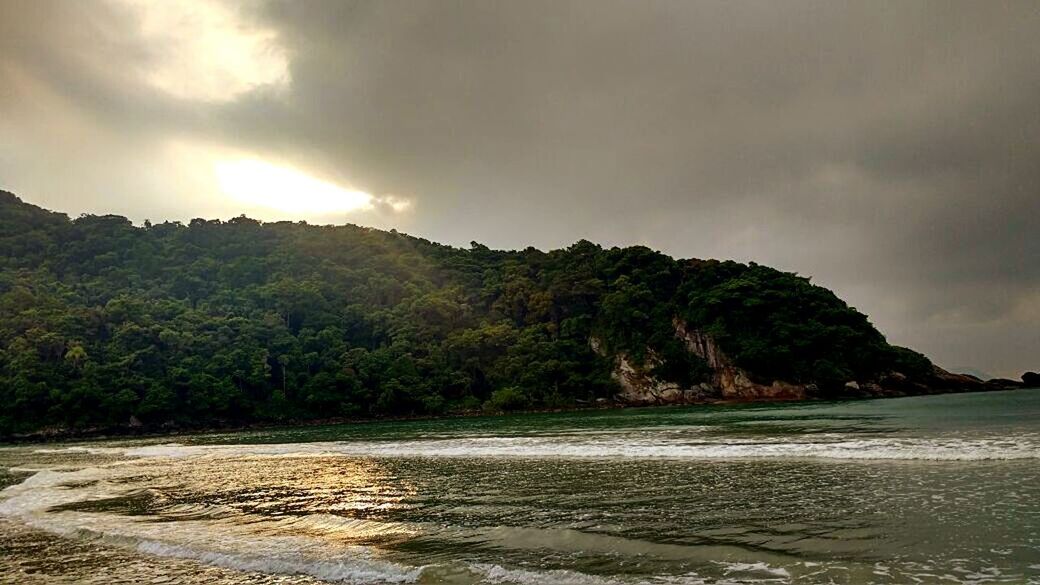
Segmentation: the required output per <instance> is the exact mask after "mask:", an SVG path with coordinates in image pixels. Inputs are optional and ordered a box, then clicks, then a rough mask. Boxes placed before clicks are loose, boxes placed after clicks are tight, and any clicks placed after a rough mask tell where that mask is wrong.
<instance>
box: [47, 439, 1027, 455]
mask: <svg viewBox="0 0 1040 585" xmlns="http://www.w3.org/2000/svg"><path fill="white" fill-rule="evenodd" d="M68 449H69V450H70V452H79V453H82V452H89V453H92V454H98V455H122V456H125V457H134V458H156V457H170V458H185V457H206V458H233V457H336V456H358V457H364V456H374V457H517V458H583V459H587V458H601V459H602V458H607V459H609V458H632V459H691V460H696V459H712V460H717V459H754V458H763V459H771V458H801V459H839V460H933V461H981V460H1011V459H1038V458H1040V438H1038V437H1035V436H1022V435H1020V436H1015V437H1012V438H859V437H856V438H850V437H835V436H819V435H817V436H813V437H811V440H810V439H809V438H806V437H804V436H803V437H795V438H785V439H761V440H759V439H746V438H719V439H717V440H713V441H705V440H703V439H700V438H698V439H697V440H684V439H683V438H682V437H661V438H657V439H647V438H645V437H641V436H637V437H631V438H626V437H623V436H617V435H610V436H604V437H596V436H589V435H586V436H583V437H581V438H580V439H578V438H574V437H494V438H492V437H484V438H464V439H441V440H411V441H349V442H316V443H283V444H244V445H183V444H179V443H168V444H162V445H148V446H138V447H70V448H68ZM51 451H53V450H48V452H51Z"/></svg>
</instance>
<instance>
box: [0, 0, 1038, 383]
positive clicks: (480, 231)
mask: <svg viewBox="0 0 1040 585" xmlns="http://www.w3.org/2000/svg"><path fill="white" fill-rule="evenodd" d="M32 6H33V8H27V4H26V3H20V2H4V1H2V0H0V23H6V24H0V33H2V34H0V39H2V40H0V51H2V52H0V77H2V78H3V80H5V83H4V85H5V87H7V88H8V89H2V90H0V108H3V109H4V110H6V111H16V110H17V111H18V112H19V116H20V122H19V123H18V124H14V125H12V126H13V127H14V128H15V129H16V130H18V131H19V132H23V133H24V132H29V131H32V130H33V129H34V128H36V127H37V125H41V126H50V125H55V126H56V128H58V129H61V128H66V127H67V126H71V127H77V128H78V127H80V126H86V127H88V128H87V129H86V130H80V131H81V132H83V133H84V135H85V136H87V137H90V138H95V137H96V138H97V140H96V142H97V144H98V147H96V148H94V149H92V150H91V151H90V153H89V154H86V155H85V154H83V153H82V151H81V150H80V151H74V150H71V149H69V148H65V149H62V148H61V144H62V143H63V142H64V141H63V140H59V139H55V140H52V141H49V142H48V141H39V140H36V141H33V140H28V139H23V140H21V141H13V142H12V144H13V145H14V146H23V145H26V144H28V145H29V146H30V147H37V148H39V149H40V150H39V152H32V153H27V152H26V149H25V148H20V149H17V152H18V153H19V154H20V158H19V159H18V161H19V162H22V163H25V161H30V162H31V160H33V157H46V158H47V159H48V160H53V159H57V160H68V161H69V162H70V164H72V166H73V167H74V170H75V167H76V165H75V164H74V163H75V161H76V160H79V159H81V158H83V157H84V156H86V157H87V158H90V159H91V160H99V159H100V158H101V157H103V159H104V160H105V161H107V165H108V167H107V168H108V169H109V172H107V173H100V172H96V171H94V170H90V171H89V172H88V171H82V172H78V173H75V172H74V173H71V174H68V175H67V178H66V179H62V181H63V182H61V183H58V185H59V186H60V187H61V189H58V188H57V187H55V185H53V184H49V183H48V182H47V181H48V180H52V179H48V177H47V175H46V174H44V173H36V174H34V175H32V176H31V177H29V176H26V175H25V174H24V173H21V174H20V173H19V172H18V170H17V169H16V168H14V166H13V165H12V164H10V163H8V161H7V160H5V158H3V157H8V156H9V153H10V152H12V150H14V148H13V147H9V148H8V149H7V150H4V149H3V147H4V145H5V143H4V139H3V138H0V180H8V177H10V179H9V180H11V181H12V182H18V181H21V183H22V184H18V185H14V186H15V187H16V188H18V189H19V190H20V191H22V192H23V195H25V196H26V197H28V198H29V199H30V200H39V201H40V202H41V203H44V204H47V203H49V202H50V201H54V202H57V203H61V205H58V204H54V205H53V206H55V207H60V208H62V209H65V210H69V211H80V210H93V211H108V210H112V209H113V208H116V210H117V211H122V212H124V213H129V214H131V215H133V216H135V217H138V218H142V217H145V216H150V217H152V218H153V219H154V218H155V217H160V216H170V215H174V216H178V217H182V216H192V215H207V214H208V215H214V214H223V213H225V209H226V206H217V207H214V206H210V207H207V205H210V203H208V202H209V201H211V200H212V199H213V198H201V199H200V198H196V199H190V198H187V196H186V195H185V199H181V198H180V196H179V195H180V194H181V193H180V191H178V189H179V188H180V189H181V190H183V189H187V188H188V187H189V186H188V185H183V186H181V187H178V185H177V183H176V181H175V178H174V177H175V176H176V174H177V173H178V172H179V170H178V169H176V168H174V167H172V166H171V167H169V168H167V167H165V166H164V165H163V163H161V162H160V163H155V162H149V161H152V159H148V161H142V160H140V159H139V158H137V157H138V153H140V152H142V151H147V150H148V148H147V145H148V144H151V143H158V142H161V141H163V140H166V139H168V138H169V137H171V136H175V137H178V138H187V139H191V140H195V141H201V142H205V143H210V144H215V145H224V146H228V147H233V148H238V149H247V150H250V151H252V152H256V153H260V154H261V155H264V156H267V155H270V156H281V157H285V158H287V159H291V160H293V161H294V162H295V163H297V164H299V165H303V166H306V167H307V168H308V169H310V170H312V171H314V172H320V173H322V174H323V175H324V176H329V177H332V178H334V179H337V180H341V181H345V182H348V183H350V184H354V185H357V186H359V187H361V188H364V189H366V190H368V191H370V192H373V193H388V194H396V195H399V196H401V197H407V198H410V199H411V200H412V201H413V202H414V209H413V211H412V212H411V213H408V214H403V215H400V216H394V215H393V214H390V213H389V212H386V213H383V214H382V215H380V216H379V217H378V218H367V219H372V220H373V221H375V220H378V221H381V222H384V223H386V224H387V225H397V226H398V227H399V228H401V229H406V230H408V231H412V232H416V233H419V234H421V235H424V236H427V237H430V238H432V239H437V240H441V241H447V242H450V243H456V244H465V243H467V242H468V241H470V240H478V241H482V242H485V243H488V244H490V245H492V246H499V247H523V246H527V245H536V246H539V247H543V248H544V247H555V246H561V245H567V244H569V243H572V242H573V241H574V240H576V239H578V238H581V237H585V238H589V239H591V240H594V241H598V242H601V243H604V244H607V245H613V244H618V245H624V244H634V243H644V244H647V245H650V246H653V247H656V248H660V249H663V250H664V251H666V252H668V253H670V254H673V255H676V256H684V257H689V256H695V257H723V258H737V259H741V260H755V261H758V262H762V263H767V264H772V265H776V266H778V267H781V268H784V269H788V270H795V271H797V272H800V273H803V274H809V275H812V276H813V277H814V279H815V280H816V281H817V282H819V283H821V284H824V285H826V286H829V287H832V288H834V289H836V290H837V291H838V292H839V294H841V295H842V296H843V297H845V298H847V299H849V300H850V302H851V303H852V304H854V305H855V306H857V307H859V308H860V309H862V310H863V311H865V312H867V313H868V314H869V315H871V316H872V318H873V320H874V321H875V322H876V323H877V324H878V325H879V326H880V328H881V329H882V330H883V331H885V332H886V333H887V334H888V335H889V337H890V338H891V339H892V340H893V341H895V342H899V343H906V344H909V345H912V346H914V347H916V348H918V349H921V350H923V351H925V352H926V353H929V354H930V355H931V356H932V357H933V358H934V359H936V360H937V361H938V362H940V363H942V364H944V365H947V366H961V365H972V366H977V367H979V368H982V369H986V370H989V371H993V372H995V373H1005V374H1012V373H1015V372H1016V371H1018V370H1022V369H1026V368H1037V367H1040V363H1038V362H1040V263H1038V262H1036V258H1038V257H1040V238H1038V237H1037V236H1036V234H1037V229H1036V225H1037V223H1038V219H1040V164H1038V163H1040V140H1037V138H1038V137H1040V40H1038V39H1040V7H1038V6H1037V5H1036V4H1035V3H1031V2H1022V3H1001V2H988V3H979V2H942V3H928V2H916V3H910V2H891V3H885V2H861V3H839V2H784V3H778V2H650V3H637V2H601V1H597V2H591V1H588V2H586V1H582V2H559V1H552V2H509V3H506V2H472V3H471V2H373V3H351V2H342V1H339V0H337V1H334V2H302V3H301V2H267V3H250V4H244V5H240V6H239V7H238V9H237V10H236V11H235V12H236V14H238V16H239V17H241V18H242V19H245V20H246V21H247V22H249V23H252V24H253V25H256V26H261V25H262V26H266V27H269V28H270V29H271V30H273V31H276V32H277V35H278V36H277V42H278V44H279V47H280V48H281V49H283V50H284V51H285V52H286V55H288V59H289V73H290V77H291V81H290V82H289V84H288V86H287V88H285V89H284V91H281V92H272V91H266V90H265V89H263V88H259V89H257V90H256V91H251V92H245V93H242V94H241V95H239V96H237V97H236V98H235V99H232V100H226V101H221V102H216V103H210V102H205V103H203V102H198V101H191V100H184V99H182V98H177V97H171V96H169V95H164V94H163V93H162V92H157V91H156V90H155V88H154V87H149V86H147V85H146V84H142V83H141V81H140V79H138V77H136V76H135V75H136V73H135V72H138V71H140V69H141V67H140V66H138V67H135V66H134V64H144V66H145V67H146V66H147V64H148V63H149V62H150V61H149V60H150V59H152V58H154V56H155V53H156V52H157V51H161V47H158V48H157V47H156V46H153V45H154V43H153V44H148V43H144V42H142V41H141V40H140V39H138V38H137V37H135V36H133V35H130V34H121V33H122V31H123V30H124V29H131V28H133V27H134V26H135V23H134V22H133V19H129V20H128V17H127V13H126V11H125V10H120V8H121V6H120V4H119V3H115V4H113V3H103V4H87V3H73V2H68V3H32ZM36 6H40V7H39V8H36ZM56 39H58V40H56ZM12 80H13V81H12ZM12 87H13V88H15V89H14V90H12V89H11V88H12ZM38 95H47V96H49V97H47V100H49V101H47V102H46V103H47V107H46V108H43V107H41V108H36V109H35V110H34V109H33V108H27V107H26V106H25V105H24V104H25V103H26V101H27V100H32V99H34V98H36V96H38ZM43 110H46V111H45V112H43ZM33 112H35V114H34V113H33ZM0 113H2V112H0ZM44 113H46V115H47V116H48V117H49V118H50V119H52V120H57V121H56V122H55V121H47V120H43V119H42V118H41V119H40V120H35V119H33V118H32V115H38V116H43V115H44ZM66 119H68V120H66ZM4 128H5V126H4V124H3V122H2V121H0V129H4ZM48 132H56V133H57V135H58V136H60V137H62V138H64V134H63V133H62V132H60V131H59V130H57V129H54V128H51V129H49V130H48ZM41 144H42V145H43V146H40V145H41ZM43 147H46V148H45V149H44V148H43ZM30 150H31V148H30ZM157 156H158V155H157ZM160 160H161V159H160ZM142 165H144V166H146V167H147V168H148V171H147V173H144V172H142V170H141V167H142ZM149 165H151V166H149ZM92 166H93V165H92ZM142 174H146V175H147V178H141V179H140V180H138V181H136V182H135V181H129V180H125V179H124V180H120V177H121V176H128V177H138V176H139V175H142ZM163 176H168V177H170V181H173V184H172V186H171V185H170V184H169V182H164V181H162V180H161V179H157V178H156V177H163ZM15 179H17V181H15ZM53 180H57V179H53ZM73 185H74V186H75V187H76V195H75V196H76V197H77V198H79V199H78V200H77V205H70V204H69V203H70V201H71V200H70V199H68V198H61V197H59V196H57V195H53V196H51V197H50V200H47V199H46V198H39V197H36V194H37V193H56V192H58V191H60V192H62V193H64V192H67V191H68V190H70V189H71V187H72V186H73ZM142 185H143V186H145V187H146V186H148V185H158V187H157V188H158V189H159V191H162V192H163V193H164V195H161V196H160V195H154V196H152V197H149V195H148V194H147V193H134V194H130V193H128V192H127V190H128V189H130V188H142ZM131 195H133V196H131ZM384 207H385V206H384ZM384 211H385V210H384ZM348 219H349V220H351V221H364V220H365V219H366V218H365V217H362V218H360V219H359V218H358V217H354V216H350V217H347V216H344V217H342V218H337V221H345V220H348Z"/></svg>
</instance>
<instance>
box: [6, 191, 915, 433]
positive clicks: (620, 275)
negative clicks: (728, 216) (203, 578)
mask: <svg viewBox="0 0 1040 585" xmlns="http://www.w3.org/2000/svg"><path fill="white" fill-rule="evenodd" d="M677 323H682V324H683V325H684V326H685V327H689V328H690V329H691V330H696V331H697V332H698V334H701V333H703V335H705V336H708V338H709V339H711V340H712V341H713V343H716V344H717V345H718V347H719V348H721V350H722V351H724V352H725V354H726V356H728V358H727V359H729V360H732V363H733V364H735V367H739V368H741V369H742V371H746V372H748V373H749V375H750V376H751V377H752V378H754V379H756V380H759V381H762V382H765V383H768V382H770V381H772V380H783V381H786V382H789V383H792V384H800V385H803V386H806V387H808V388H810V389H812V391H814V392H818V393H819V394H820V395H824V396H827V395H837V394H841V393H843V392H846V391H847V390H848V386H846V383H847V382H848V381H850V380H855V381H860V382H861V383H864V382H868V381H876V380H879V379H881V378H882V377H884V376H886V375H889V374H890V373H891V372H893V371H897V372H901V376H902V377H901V378H900V379H906V378H909V379H913V378H914V377H915V376H918V377H919V376H926V375H927V374H928V372H929V371H930V369H931V365H930V363H929V362H928V360H927V359H925V358H923V357H922V356H920V355H919V354H916V353H914V352H911V351H909V350H904V349H900V348H895V347H893V346H890V345H889V344H887V343H886V342H885V339H884V337H883V336H882V335H881V334H880V333H879V332H878V331H877V330H876V329H875V328H874V327H873V326H872V325H871V324H870V323H869V322H868V320H867V318H866V317H865V316H864V315H862V314H861V313H859V312H857V311H855V310H854V309H852V308H850V307H848V306H847V305H846V304H845V303H844V302H842V301H841V300H840V299H838V298H837V297H836V296H835V295H834V294H832V293H831V292H830V291H828V290H826V289H823V288H821V287H818V286H815V285H812V284H810V282H809V280H808V279H806V278H803V277H800V276H796V275H794V274H790V273H785V272H779V271H776V270H773V269H771V268H767V267H765V266H759V265H755V264H750V265H745V264H739V263H735V262H719V261H714V260H674V259H672V258H670V257H668V256H665V255H663V254H661V253H658V252H655V251H653V250H651V249H649V248H645V247H641V246H636V247H630V248H610V249H604V248H602V247H600V246H598V245H596V244H593V243H591V242H587V241H579V242H577V243H576V244H574V245H572V246H570V247H568V248H566V249H561V250H553V251H551V252H542V251H539V250H536V249H534V248H528V249H526V250H523V251H499V250H491V249H489V248H487V247H485V246H482V245H480V244H476V243H474V244H472V245H471V247H470V248H468V249H460V248H452V247H449V246H444V245H440V244H436V243H433V242H429V241H427V240H423V239H420V238H415V237H411V236H408V235H405V234H401V233H397V232H395V231H389V232H386V231H380V230H375V229H369V228H364V227H359V226H354V225H345V226H313V225H307V224H304V223H290V222H277V223H260V222H258V221H255V220H252V219H248V218H245V217H239V218H236V219H232V220H230V221H226V222H224V221H216V220H214V221H206V220H201V219H196V220H192V221H191V222H190V223H188V224H186V225H185V224H181V223H177V222H174V223H162V224H147V223H146V224H145V226H143V227H135V226H134V225H133V224H132V223H131V222H130V221H128V220H127V219H125V218H123V217H118V216H113V215H103V216H94V215H85V216H81V217H79V218H76V219H71V220H70V219H69V218H68V217H67V216H66V215H64V214H60V213H52V212H49V211H46V210H43V209H40V208H38V207H36V206H33V205H29V204H26V203H24V202H22V201H21V200H19V199H18V198H17V197H15V196H14V195H12V194H10V193H7V192H0V434H10V433H20V432H28V431H34V430H39V429H42V428H51V427H53V428H59V427H60V428H84V427H104V426H109V425H126V424H128V422H129V421H132V423H133V424H134V425H138V424H141V425H146V426H147V425H162V424H166V425H177V426H185V425H194V426H200V425H207V424H215V423H242V422H249V421H257V420H285V419H293V420H302V419H308V418H326V417H334V416H345V417H353V416H357V417H377V416H390V415H410V414H437V413H445V412H452V411H460V410H473V409H478V408H481V407H483V408H486V409H497V410H501V409H506V410H508V409H519V408H541V407H565V406H569V405H574V404H579V403H585V402H588V401H595V400H597V399H608V400H613V399H614V397H615V396H616V395H617V393H618V392H619V378H618V377H617V375H616V371H617V366H618V363H619V356H622V357H624V360H625V361H626V363H628V364H631V365H632V366H633V367H634V368H636V369H641V370H642V371H643V372H644V373H645V374H646V376H650V377H653V379H655V380H658V381H664V382H667V383H670V384H672V385H674V386H675V387H678V388H688V387H699V388H702V389H708V388H710V387H711V385H712V376H713V375H714V372H713V369H712V367H709V364H708V363H707V362H706V361H705V359H703V356H701V355H698V354H696V353H695V352H691V351H690V350H689V347H688V345H687V342H686V341H684V340H683V339H681V336H678V335H677V334H676V330H677V329H676V327H677V325H676V324H677ZM698 385H699V386H698ZM708 395H710V392H708ZM698 396H702V397H703V396H706V394H705V393H704V392H703V391H702V392H701V393H700V394H698Z"/></svg>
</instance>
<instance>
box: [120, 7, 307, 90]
mask: <svg viewBox="0 0 1040 585" xmlns="http://www.w3.org/2000/svg"><path fill="white" fill-rule="evenodd" d="M109 2H110V3H111V4H113V5H115V6H117V7H120V8H122V9H124V10H126V11H128V12H129V13H130V14H131V15H132V16H133V17H134V19H135V20H136V22H137V30H136V31H135V32H136V34H137V35H138V36H139V38H140V39H141V40H143V41H146V42H147V46H148V47H149V57H148V60H147V64H146V65H145V66H144V68H143V69H142V70H141V72H140V74H141V76H142V77H143V78H144V80H145V81H146V82H147V83H148V84H149V85H151V86H153V87H155V88H156V89H159V90H160V91H163V92H165V93H167V94H170V95H172V96H174V97H176V98H180V99H185V100H198V101H205V102H227V101H232V100H235V99H236V98H238V97H239V96H240V95H242V94H245V93H248V92H251V91H253V90H255V89H260V88H270V89H284V88H285V87H287V86H288V85H289V83H290V75H289V58H288V55H287V51H286V49H285V48H284V47H283V46H282V45H281V44H280V42H279V38H278V33H277V32H276V31H275V30H273V29H270V28H267V27H264V26H262V25H260V24H258V23H256V22H252V21H250V20H249V19H247V18H244V17H243V10H244V9H245V8H246V7H247V6H248V5H241V4H233V3H230V2H226V1H224V0H176V1H169V2H154V1H150V0H109Z"/></svg>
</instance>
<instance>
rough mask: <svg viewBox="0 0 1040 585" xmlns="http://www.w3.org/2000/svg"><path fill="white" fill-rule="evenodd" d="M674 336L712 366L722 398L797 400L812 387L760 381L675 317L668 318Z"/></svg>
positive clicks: (711, 342)
mask: <svg viewBox="0 0 1040 585" xmlns="http://www.w3.org/2000/svg"><path fill="white" fill-rule="evenodd" d="M672 323H673V325H674V326H675V336H676V337H678V338H679V339H680V340H682V341H683V342H684V343H685V344H686V349H687V350H689V351H690V353H693V354H694V355H696V356H698V357H700V358H701V359H703V360H704V361H705V362H707V364H708V367H710V368H711V369H712V372H713V374H712V386H713V387H714V388H715V389H717V390H718V391H719V393H720V395H721V397H722V398H724V399H731V400H799V399H803V398H807V397H808V396H809V395H810V393H811V390H812V388H811V387H809V386H807V385H803V384H792V383H790V382H785V381H783V380H773V381H772V382H770V383H769V384H762V383H759V382H756V381H754V380H753V379H752V377H751V375H750V374H749V373H748V372H747V371H745V370H743V369H741V368H738V367H737V366H735V365H733V362H732V361H731V360H730V359H729V357H727V356H726V354H725V353H723V351H722V349H720V348H719V345H718V343H716V342H715V340H714V339H713V338H712V337H711V336H710V335H708V334H707V333H704V332H703V331H700V330H697V329H692V328H690V327H688V326H687V324H686V323H685V322H684V321H682V320H681V319H679V318H676V319H674V320H673V321H672Z"/></svg>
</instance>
